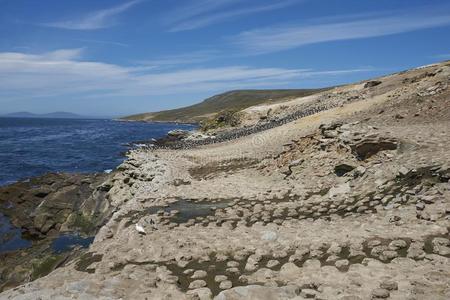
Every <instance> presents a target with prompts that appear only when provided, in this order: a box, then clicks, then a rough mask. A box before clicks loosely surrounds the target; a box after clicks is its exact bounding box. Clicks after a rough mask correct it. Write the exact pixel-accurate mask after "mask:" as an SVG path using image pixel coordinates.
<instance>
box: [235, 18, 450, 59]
mask: <svg viewBox="0 0 450 300" xmlns="http://www.w3.org/2000/svg"><path fill="white" fill-rule="evenodd" d="M441 11H442V12H441ZM441 11H438V10H429V9H424V10H423V11H411V12H403V13H398V14H396V15H386V14H383V15H378V16H371V17H368V18H364V19H361V18H357V17H355V16H348V17H347V18H346V19H345V16H342V17H340V18H339V19H340V20H339V21H335V22H325V23H319V24H313V25H284V26H278V27H273V26H272V27H269V28H263V29H256V30H250V31H245V32H242V33H240V34H238V35H237V36H234V37H231V38H230V40H231V42H232V43H233V44H234V45H235V46H237V47H238V48H239V49H241V50H244V51H246V52H248V53H256V54H258V53H259V54H261V53H271V52H276V51H282V50H288V49H293V48H297V47H301V46H304V45H308V44H315V43H323V42H330V41H340V40H351V39H363V38H371V37H378V36H385V35H392V34H398V33H404V32H410V31H416V30H421V29H427V28H433V27H439V26H446V25H449V24H450V13H446V10H441ZM343 19H345V20H343ZM322 21H323V20H322Z"/></svg>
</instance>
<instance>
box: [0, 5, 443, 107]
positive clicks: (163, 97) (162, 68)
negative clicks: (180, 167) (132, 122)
mask: <svg viewBox="0 0 450 300" xmlns="http://www.w3.org/2000/svg"><path fill="white" fill-rule="evenodd" d="M449 37H450V3H449V2H448V1H447V0H445V1H444V0H441V1H437V0H422V1H418V0H408V1H403V0H376V1H375V0H373V1H370V0H95V1H93V0H64V1H62V0H39V1H36V0H0V113H9V112H13V111H24V110H25V111H31V112H36V113H45V112H51V111H71V112H75V113H80V114H85V115H126V114H131V113H139V112H147V111H156V110H161V109H168V108H174V107H180V106H185V105H189V104H192V103H195V102H198V101H200V100H203V99H204V98H206V97H209V96H211V95H214V94H217V93H220V92H224V91H227V90H232V89H250V88H257V89H258V88H312V87H323V86H332V85H336V84H342V83H349V82H353V81H357V80H362V79H366V78H371V77H375V76H379V75H382V74H388V73H393V72H396V71H400V70H403V69H407V68H411V67H415V66H420V65H425V64H429V63H433V62H437V61H442V60H446V59H450V38H449Z"/></svg>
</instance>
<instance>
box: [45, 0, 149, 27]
mask: <svg viewBox="0 0 450 300" xmlns="http://www.w3.org/2000/svg"><path fill="white" fill-rule="evenodd" d="M140 2H142V0H133V1H130V2H127V3H124V4H121V5H118V6H114V7H110V8H107V9H102V10H98V11H94V12H91V13H88V14H87V15H84V16H80V17H76V18H74V19H70V20H63V21H57V22H50V23H42V24H40V25H42V26H47V27H54V28H60V29H70V30H95V29H102V28H107V27H110V26H113V25H114V18H115V17H116V16H117V15H119V14H121V13H123V12H125V11H127V10H128V9H130V8H131V7H133V6H135V5H136V4H138V3H140Z"/></svg>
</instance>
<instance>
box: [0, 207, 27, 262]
mask: <svg viewBox="0 0 450 300" xmlns="http://www.w3.org/2000/svg"><path fill="white" fill-rule="evenodd" d="M28 247H31V242H30V241H27V240H24V239H22V234H21V232H20V229H19V228H16V227H14V226H13V225H12V224H11V222H10V221H9V218H8V217H6V216H5V215H3V214H2V213H0V253H4V252H10V251H16V250H19V249H24V248H28Z"/></svg>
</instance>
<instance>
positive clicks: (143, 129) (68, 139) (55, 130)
mask: <svg viewBox="0 0 450 300" xmlns="http://www.w3.org/2000/svg"><path fill="white" fill-rule="evenodd" d="M192 128H194V126H193V125H185V124H184V125H178V124H169V123H142V122H119V121H113V120H92V119H86V120H81V119H31V118H30V119H25V118H0V185H4V184H8V183H12V182H15V181H17V180H22V179H26V178H29V177H32V176H37V175H41V174H44V173H47V172H80V173H86V172H103V171H105V170H108V169H114V168H115V167H116V166H118V165H119V164H120V163H121V162H122V161H123V159H124V156H123V153H124V152H125V151H127V150H128V149H129V148H130V143H133V142H136V141H142V140H150V139H152V138H159V137H162V136H164V135H165V134H166V133H167V132H168V131H169V130H172V129H192Z"/></svg>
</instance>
